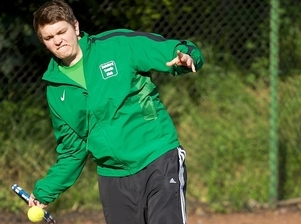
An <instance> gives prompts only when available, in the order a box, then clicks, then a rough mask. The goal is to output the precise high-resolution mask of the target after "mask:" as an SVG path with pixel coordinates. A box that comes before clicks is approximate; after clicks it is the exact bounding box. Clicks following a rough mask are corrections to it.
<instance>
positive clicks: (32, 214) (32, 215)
mask: <svg viewBox="0 0 301 224" xmlns="http://www.w3.org/2000/svg"><path fill="white" fill-rule="evenodd" d="M27 217H28V218H29V220H30V221H32V222H40V221H42V219H43V217H44V210H43V209H42V208H40V207H38V206H33V207H31V208H29V209H28V212H27Z"/></svg>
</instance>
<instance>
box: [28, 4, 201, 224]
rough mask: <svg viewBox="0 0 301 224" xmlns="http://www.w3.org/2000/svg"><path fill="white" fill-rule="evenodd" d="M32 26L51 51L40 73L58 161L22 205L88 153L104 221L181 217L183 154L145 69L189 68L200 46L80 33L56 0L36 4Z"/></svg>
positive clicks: (78, 167) (64, 177) (43, 196)
mask: <svg viewBox="0 0 301 224" xmlns="http://www.w3.org/2000/svg"><path fill="white" fill-rule="evenodd" d="M33 25H34V28H35V30H36V32H37V35H38V37H39V39H40V41H41V42H42V43H43V44H44V45H45V46H46V48H47V49H48V50H49V51H50V52H51V53H52V54H53V58H52V59H51V61H50V63H49V66H48V69H47V71H46V72H45V74H44V76H43V79H44V80H45V81H47V83H48V85H47V101H48V104H49V110H50V115H51V119H52V124H53V128H54V134H55V138H56V141H57V148H56V151H57V153H58V159H57V162H56V163H55V164H54V165H53V166H52V167H51V168H50V170H49V171H48V173H47V175H46V176H45V177H44V178H43V179H41V180H39V181H37V182H36V184H35V186H34V189H33V193H32V194H31V198H30V201H29V206H33V205H38V206H40V207H42V208H45V207H46V206H47V204H48V203H50V202H52V201H54V200H55V199H56V198H57V197H58V196H59V195H60V194H61V193H62V192H64V191H66V190H67V189H68V188H69V187H71V186H72V185H73V184H74V183H75V181H76V180H77V178H78V177H79V175H80V173H81V171H82V169H83V167H84V165H85V162H86V160H87V156H88V154H89V153H91V155H92V157H93V160H94V162H95V163H96V164H97V173H98V175H99V191H100V198H101V202H102V205H103V212H104V215H105V219H106V222H107V223H109V224H120V223H123V224H127V223H128V224H135V223H137V224H143V223H151V224H160V223H167V224H178V223H179V224H180V223H186V211H185V189H186V170H185V163H184V160H185V155H186V153H185V150H184V149H183V148H182V147H181V146H180V144H179V141H178V137H177V133H176V130H175V127H174V125H173V123H172V120H171V118H170V116H169V115H168V113H167V111H166V109H165V108H164V106H163V105H162V103H161V101H160V99H159V94H158V91H157V89H156V86H155V85H154V84H153V83H152V81H151V75H150V71H151V70H155V71H158V72H162V73H170V74H172V75H174V76H176V75H180V74H184V73H188V72H196V71H197V70H198V69H200V68H201V67H202V65H203V60H204V59H203V56H202V53H201V52H200V50H199V49H198V48H197V47H196V45H194V44H193V43H191V42H190V41H179V40H167V39H164V38H163V37H162V36H160V35H158V34H151V33H143V32H135V31H132V30H127V29H118V30H112V31H107V32H103V33H100V34H98V35H88V34H87V33H85V32H80V29H79V23H78V21H77V20H76V17H75V16H74V14H73V11H72V9H71V8H70V6H69V5H67V4H66V3H65V2H63V1H60V0H54V1H49V2H46V3H45V4H44V5H42V6H41V7H40V8H39V9H38V10H37V11H36V12H35V13H34V22H33Z"/></svg>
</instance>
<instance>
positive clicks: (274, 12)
mask: <svg viewBox="0 0 301 224" xmlns="http://www.w3.org/2000/svg"><path fill="white" fill-rule="evenodd" d="M270 4H271V11H270V13H271V14H270V64H269V73H270V85H271V86H270V100H271V101H270V152H269V167H270V187H269V191H270V192H269V195H270V201H269V204H270V207H272V208H275V207H276V204H277V198H278V144H277V142H278V139H277V110H278V103H277V76H278V50H279V49H278V30H279V0H271V2H270Z"/></svg>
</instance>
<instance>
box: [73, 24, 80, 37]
mask: <svg viewBox="0 0 301 224" xmlns="http://www.w3.org/2000/svg"><path fill="white" fill-rule="evenodd" d="M74 29H75V33H76V35H77V36H79V34H80V31H79V22H78V21H77V20H74Z"/></svg>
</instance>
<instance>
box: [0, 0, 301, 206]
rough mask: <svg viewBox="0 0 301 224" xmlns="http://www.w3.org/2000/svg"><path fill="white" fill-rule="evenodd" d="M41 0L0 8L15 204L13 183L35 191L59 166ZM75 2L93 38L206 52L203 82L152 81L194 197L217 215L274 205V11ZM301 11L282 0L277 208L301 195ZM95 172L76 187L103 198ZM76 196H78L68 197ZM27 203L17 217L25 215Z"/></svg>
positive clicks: (7, 148) (4, 127)
mask: <svg viewBox="0 0 301 224" xmlns="http://www.w3.org/2000/svg"><path fill="white" fill-rule="evenodd" d="M41 2H42V1H32V2H31V3H26V2H25V1H24V2H22V1H19V2H18V3H14V1H12V2H10V3H5V4H7V6H13V7H15V9H16V12H15V14H12V13H11V12H10V11H9V10H8V7H5V5H4V6H3V7H1V10H3V13H1V15H0V52H1V54H0V62H1V63H0V85H1V88H0V99H1V102H0V108H1V110H0V111H1V112H0V118H1V119H0V138H1V141H0V151H1V154H0V166H1V169H2V173H1V174H0V177H1V178H0V189H1V191H0V198H2V199H7V198H8V197H10V196H11V195H8V194H7V191H8V189H9V187H10V185H11V184H13V182H18V183H19V184H20V185H21V186H22V185H23V187H25V188H27V189H31V188H32V185H33V183H34V182H35V180H37V179H38V178H41V177H42V176H43V175H44V174H45V172H46V170H47V169H48V168H49V166H50V165H51V164H52V163H54V162H55V158H56V155H55V150H54V148H55V142H54V138H53V134H52V129H51V125H50V121H49V117H48V111H47V104H46V101H45V85H46V83H44V82H42V81H41V76H42V74H43V72H44V71H45V69H46V67H47V64H48V62H49V58H50V54H49V53H48V52H47V51H46V50H45V49H44V47H43V45H42V44H41V43H39V42H38V40H37V38H36V37H35V35H34V33H33V29H32V26H31V20H32V12H33V11H34V10H35V9H36V8H37V7H38V5H39V4H41ZM68 2H69V3H70V4H71V6H72V7H73V8H74V11H75V14H76V15H77V18H78V20H79V22H80V28H81V29H82V30H84V31H86V32H88V33H90V34H96V33H98V32H101V31H105V30H108V29H114V28H130V29H134V30H140V31H147V32H154V33H159V34H162V35H163V36H165V37H166V38H177V39H191V40H192V41H194V42H195V43H196V44H198V46H199V47H200V48H201V50H202V51H203V53H204V57H205V65H204V67H203V69H202V70H201V71H200V72H199V73H198V74H197V75H194V74H188V75H184V76H183V77H171V76H166V75H162V74H156V73H154V81H155V83H156V84H157V85H158V88H159V90H160V92H161V97H162V100H163V101H164V103H165V105H166V107H167V109H168V110H169V112H170V114H171V116H172V117H173V119H174V121H175V124H176V126H177V129H178V132H179V137H180V139H181V141H182V144H183V146H184V147H185V148H186V150H187V152H188V156H187V166H188V170H189V172H190V174H189V183H188V199H189V200H190V201H198V202H202V203H208V204H210V205H211V206H213V207H214V206H215V207H214V208H215V209H216V210H222V209H223V208H222V207H227V206H228V205H229V204H231V207H235V206H236V207H237V208H243V207H244V206H246V205H247V206H254V203H253V204H252V203H251V202H254V201H256V203H255V204H256V205H261V204H264V203H266V202H267V201H268V194H267V191H268V185H269V180H268V177H269V174H270V173H269V165H268V161H269V157H268V156H269V155H268V154H269V140H270V136H269V131H270V127H269V116H270V111H269V110H270V103H271V102H270V96H269V91H270V88H269V87H270V79H269V57H270V55H269V52H270V51H269V50H270V39H269V35H270V25H269V24H270V9H271V5H270V2H269V1H261V0H255V1H254V0H252V1H251V0H247V1H239V0H231V1H225V0H211V1H199V0H185V1H182V0H180V1H157V0H154V1H139V0H136V1H130V2H128V1H108V0H105V1H101V2H100V3H97V2H96V1H85V2H82V1H68ZM1 4H4V3H1ZM299 9H301V4H300V3H297V2H296V1H282V2H281V3H280V12H281V20H280V21H281V24H279V26H280V37H279V50H280V55H279V58H280V65H279V82H280V83H279V87H278V95H279V111H278V113H279V120H278V123H279V129H278V135H279V159H278V160H279V171H280V172H279V186H278V187H279V189H278V193H279V200H282V199H287V198H292V197H298V195H299V190H300V187H301V182H300V181H299V180H298V179H296V178H297V173H298V170H299V167H298V162H300V159H301V158H300V155H299V154H300V126H298V124H300V116H301V114H300V112H299V105H300V103H301V102H300V101H301V98H300V97H298V95H300V94H298V91H299V89H300V88H299V83H300V85H301V81H299V80H300V78H299V73H300V70H301V68H300V63H299V62H300V60H301V55H300V53H299V52H300V50H299V49H300V46H301V42H300V40H298V39H300V38H299V35H298V34H300V24H298V23H299V20H297V18H299V17H300V16H299V15H298V13H299V11H300V10H299ZM297 12H298V13H297ZM16 13H20V15H19V16H18V15H16ZM275 35H277V34H275ZM291 164H292V165H291ZM299 164H300V163H299ZM92 173H93V174H92ZM95 173H96V172H95V167H94V165H93V164H92V163H90V162H89V163H88V166H87V168H86V169H85V170H84V173H83V176H85V177H91V178H93V180H91V182H92V184H90V185H91V186H90V187H87V183H83V181H79V182H78V183H77V184H76V186H75V187H74V188H75V189H82V188H85V189H87V188H88V190H91V191H95V192H96V193H95V194H92V196H91V198H92V197H94V196H95V195H97V179H96V177H95ZM74 191H75V190H74ZM70 195H72V196H73V194H72V193H70ZM64 197H65V198H64ZM68 197H71V196H63V199H61V200H66V199H67V200H68V199H70V198H68ZM2 201H3V200H2ZM6 201H8V200H6ZM9 201H10V200H9ZM70 201H71V200H70ZM18 203H19V202H17V201H16V202H15V204H16V205H15V206H14V208H13V209H12V210H14V209H16V208H18V206H19V205H18ZM251 204H252V205H251ZM57 206H59V202H58V203H57ZM72 206H74V202H73V204H72V205H70V207H72ZM4 208H10V209H11V205H8V203H7V205H4Z"/></svg>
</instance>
